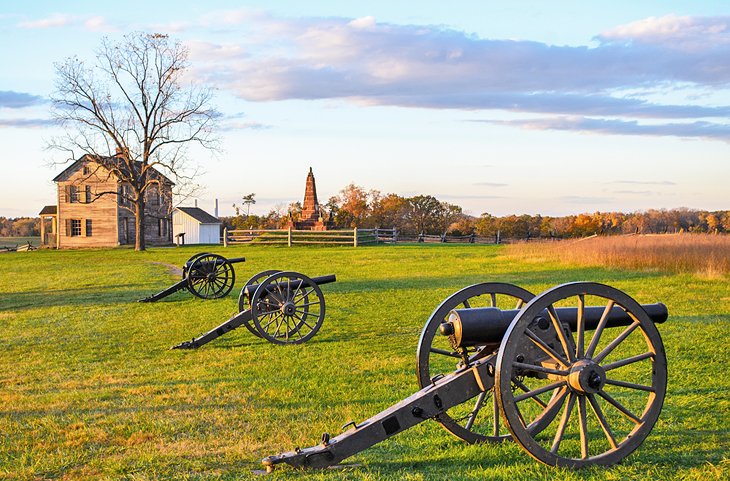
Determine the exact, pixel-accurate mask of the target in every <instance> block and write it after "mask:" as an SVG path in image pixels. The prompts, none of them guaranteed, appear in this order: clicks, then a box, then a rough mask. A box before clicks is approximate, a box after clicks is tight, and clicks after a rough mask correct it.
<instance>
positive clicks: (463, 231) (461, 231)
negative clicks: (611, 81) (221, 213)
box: [221, 184, 730, 239]
mask: <svg viewBox="0 0 730 481" xmlns="http://www.w3.org/2000/svg"><path fill="white" fill-rule="evenodd" d="M322 209H323V212H322V217H323V218H324V219H325V220H330V221H331V222H332V224H333V225H334V226H335V227H336V228H341V229H347V228H353V227H358V228H365V229H367V228H376V227H381V228H390V227H395V228H396V229H398V231H399V232H401V233H403V234H406V235H418V234H429V235H444V234H448V235H470V234H475V235H477V236H480V237H490V236H496V235H497V233H499V235H500V236H501V237H502V238H520V239H528V238H536V237H584V236H588V235H593V234H628V233H640V234H649V233H657V234H658V233H667V232H730V210H728V211H712V212H711V211H702V210H693V209H686V208H679V209H671V210H666V209H650V210H647V211H641V212H632V213H622V212H595V213H592V214H578V215H569V216H562V217H551V216H542V215H528V214H525V215H509V216H503V217H497V216H493V215H491V214H489V213H484V214H482V215H481V216H479V217H474V216H471V215H467V214H464V212H463V209H462V208H461V207H460V206H458V205H455V204H450V203H448V202H443V201H439V200H438V199H437V198H436V197H434V196H431V195H417V196H413V197H401V196H399V195H397V194H385V195H383V194H381V193H380V192H378V191H377V190H370V191H367V190H365V189H364V188H362V187H360V186H357V185H355V184H350V185H348V186H347V187H345V188H344V189H342V190H341V191H340V194H339V195H337V196H334V197H331V198H330V199H329V200H328V201H327V203H326V204H324V205H322ZM301 210H302V206H301V204H300V203H299V202H295V203H292V204H289V205H288V206H286V207H284V206H280V207H278V208H276V209H272V210H271V211H270V212H269V213H268V214H266V215H264V216H257V215H237V216H234V217H222V218H221V220H222V221H223V224H224V226H226V227H228V228H229V229H247V228H250V229H279V228H283V227H285V226H286V225H287V223H288V222H289V220H290V219H291V220H294V221H296V220H298V218H299V215H300V214H301ZM239 211H240V210H239Z"/></svg>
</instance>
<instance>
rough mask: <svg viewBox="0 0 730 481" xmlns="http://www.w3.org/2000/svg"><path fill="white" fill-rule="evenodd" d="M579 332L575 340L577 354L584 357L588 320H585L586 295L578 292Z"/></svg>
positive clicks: (578, 356)
mask: <svg viewBox="0 0 730 481" xmlns="http://www.w3.org/2000/svg"><path fill="white" fill-rule="evenodd" d="M577 324H578V325H577V328H578V329H577V331H578V332H577V334H576V340H575V355H576V357H577V358H578V359H581V358H582V357H583V343H584V342H585V331H586V320H585V296H584V295H583V294H578V319H577Z"/></svg>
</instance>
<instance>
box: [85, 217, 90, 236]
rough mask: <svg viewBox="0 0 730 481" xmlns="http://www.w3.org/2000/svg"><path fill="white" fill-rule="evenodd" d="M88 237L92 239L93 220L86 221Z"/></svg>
mask: <svg viewBox="0 0 730 481" xmlns="http://www.w3.org/2000/svg"><path fill="white" fill-rule="evenodd" d="M86 237H91V219H86Z"/></svg>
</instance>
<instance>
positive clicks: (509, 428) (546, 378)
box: [262, 282, 668, 471]
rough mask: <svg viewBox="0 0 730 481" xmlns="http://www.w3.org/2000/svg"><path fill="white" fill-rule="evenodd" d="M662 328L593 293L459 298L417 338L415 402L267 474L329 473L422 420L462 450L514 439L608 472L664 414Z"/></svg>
mask: <svg viewBox="0 0 730 481" xmlns="http://www.w3.org/2000/svg"><path fill="white" fill-rule="evenodd" d="M667 316H668V313H667V308H666V306H664V305H663V304H648V305H640V304H638V303H637V302H636V301H635V300H634V299H632V298H631V297H629V296H628V295H627V294H625V293H623V292H621V291H619V290H617V289H615V288H612V287H609V286H606V285H603V284H598V283H591V282H575V283H568V284H563V285H560V286H557V287H554V288H552V289H549V290H547V291H545V292H543V293H542V294H540V295H538V296H534V295H533V294H531V293H530V292H529V291H527V290H525V289H522V288H520V287H517V286H514V285H511V284H504V283H489V282H488V283H481V284H475V285H472V286H469V287H466V288H464V289H462V290H460V291H458V292H456V293H454V294H453V295H451V296H450V297H448V298H447V299H446V300H444V301H443V302H442V303H441V304H440V305H439V306H438V307H437V308H436V310H435V311H434V312H433V314H432V315H431V317H430V318H429V319H428V321H427V322H426V325H425V326H424V328H423V331H422V332H421V337H420V339H419V343H418V348H417V351H416V358H417V366H416V372H417V379H418V384H419V386H420V388H421V389H420V390H419V391H418V392H416V393H414V394H412V395H411V396H409V397H407V398H406V399H404V400H402V401H400V402H398V403H397V404H395V405H393V406H391V407H390V408H388V409H386V410H384V411H382V412H380V413H378V414H376V415H375V416H373V417H371V418H370V419H367V420H365V421H363V422H360V423H354V422H349V423H347V424H346V425H345V426H344V427H343V429H344V428H347V429H346V430H344V431H343V432H342V433H341V434H339V435H337V436H335V437H330V435H329V434H328V433H325V434H324V435H323V436H322V440H321V442H320V444H318V445H316V446H313V447H309V448H304V449H300V448H296V449H295V450H294V451H289V452H284V453H281V454H277V455H273V456H268V457H266V458H264V459H263V461H262V462H263V465H264V466H265V468H266V470H267V471H271V470H273V469H274V467H275V466H276V465H278V464H281V463H285V464H289V465H291V466H294V467H301V468H324V467H328V466H332V465H335V464H337V463H339V462H340V461H342V460H344V459H346V458H348V457H350V456H352V455H354V454H356V453H358V452H360V451H363V450H365V449H367V448H368V447H370V446H372V445H374V444H376V443H379V442H381V441H383V440H385V439H387V438H389V437H391V436H394V435H396V434H398V433H401V432H403V431H404V430H406V429H408V428H410V427H412V426H415V425H417V424H419V423H421V422H423V421H425V420H427V419H434V420H435V421H437V422H439V423H440V424H441V425H442V426H443V427H444V428H445V429H446V430H448V431H449V432H450V433H451V434H453V435H454V436H456V437H458V438H460V439H463V440H465V441H467V442H469V443H485V442H501V441H505V440H509V439H512V440H514V441H515V442H516V443H517V444H519V445H520V446H521V447H522V448H524V449H525V450H526V451H527V453H528V454H529V455H530V456H532V457H533V458H535V459H536V460H537V461H539V462H541V463H544V464H547V465H550V466H561V467H568V468H581V467H587V466H592V465H611V464H614V463H616V462H619V461H620V460H622V459H623V458H625V457H626V456H628V455H629V454H630V453H632V452H633V451H634V450H635V449H636V448H638V446H639V445H640V444H641V443H642V442H643V441H644V439H645V438H646V437H647V436H648V435H649V432H650V431H651V429H652V428H653V426H654V424H655V423H656V421H657V419H658V417H659V414H660V411H661V409H662V404H663V401H664V396H665V392H666V383H667V362H666V354H665V352H664V347H663V344H662V340H661V337H660V336H659V332H658V330H657V327H656V325H655V324H658V323H662V322H664V321H665V320H666V319H667Z"/></svg>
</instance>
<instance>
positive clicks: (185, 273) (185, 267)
mask: <svg viewBox="0 0 730 481" xmlns="http://www.w3.org/2000/svg"><path fill="white" fill-rule="evenodd" d="M210 255H213V254H211V253H210V252H198V253H197V254H194V255H193V256H192V257H191V258H190V259H188V260H187V261H185V264H183V269H182V278H183V279H187V278H188V274H189V271H190V266H191V265H193V262H195V260H196V259H197V258H198V257H203V256H210Z"/></svg>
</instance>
